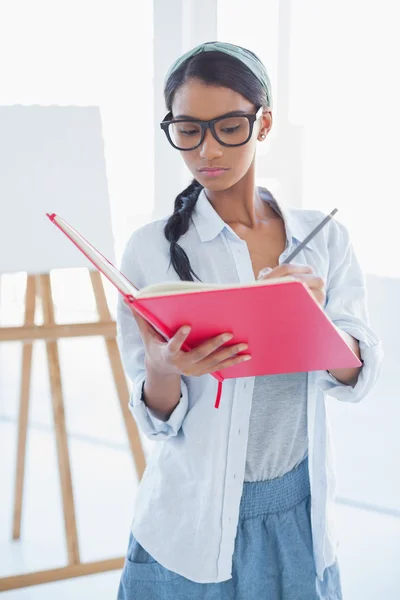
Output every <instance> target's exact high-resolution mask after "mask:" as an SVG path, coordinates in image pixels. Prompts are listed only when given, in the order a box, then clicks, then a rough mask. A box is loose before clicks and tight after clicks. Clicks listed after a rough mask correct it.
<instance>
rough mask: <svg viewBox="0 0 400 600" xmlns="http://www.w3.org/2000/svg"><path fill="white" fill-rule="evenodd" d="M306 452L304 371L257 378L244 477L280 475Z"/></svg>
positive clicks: (267, 477) (295, 463)
mask: <svg viewBox="0 0 400 600" xmlns="http://www.w3.org/2000/svg"><path fill="white" fill-rule="evenodd" d="M307 454H308V436H307V373H284V374H279V375H267V376H265V377H256V378H255V382H254V392H253V400H252V407H251V414H250V428H249V439H248V444H247V456H246V468H245V477H244V480H245V481H264V480H266V479H275V477H281V476H282V475H284V474H285V473H288V472H289V471H291V470H292V469H294V468H295V467H297V465H298V464H299V463H300V462H301V461H302V460H303V459H304V458H305V457H306V456H307Z"/></svg>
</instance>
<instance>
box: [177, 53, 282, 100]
mask: <svg viewBox="0 0 400 600" xmlns="http://www.w3.org/2000/svg"><path fill="white" fill-rule="evenodd" d="M211 51H218V52H225V54H230V55H231V56H234V57H235V58H237V59H238V60H240V61H241V62H242V63H243V64H245V65H246V67H248V68H249V69H250V71H251V72H252V73H253V74H254V75H255V76H256V77H257V79H258V81H259V82H260V83H261V85H262V86H263V88H264V90H265V93H266V95H267V102H268V106H269V108H272V93H271V81H270V79H269V76H268V73H267V70H266V68H265V67H264V65H263V63H262V62H261V61H260V59H259V58H257V57H256V56H254V54H252V53H251V52H249V51H248V50H246V49H245V48H242V47H241V46H236V45H235V44H228V43H226V42H206V43H205V44H200V45H199V46H196V47H195V48H192V50H189V52H186V54H184V55H183V56H181V57H180V58H178V59H177V60H176V61H175V62H174V64H173V65H172V67H171V68H170V69H169V71H168V73H167V77H166V80H168V78H169V77H170V75H172V73H174V72H175V71H176V70H177V69H179V67H180V66H181V65H182V63H184V62H185V60H187V59H188V58H191V57H192V56H195V55H196V54H200V52H211Z"/></svg>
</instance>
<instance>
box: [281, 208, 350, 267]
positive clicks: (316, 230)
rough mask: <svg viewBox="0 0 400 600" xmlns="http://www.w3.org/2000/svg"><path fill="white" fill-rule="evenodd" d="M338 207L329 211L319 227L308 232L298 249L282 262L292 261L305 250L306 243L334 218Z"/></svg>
mask: <svg viewBox="0 0 400 600" xmlns="http://www.w3.org/2000/svg"><path fill="white" fill-rule="evenodd" d="M337 211H338V209H337V208H334V209H333V211H332V212H331V213H329V215H328V216H327V217H325V218H324V219H323V220H322V221H321V223H320V224H319V225H317V227H316V228H315V229H313V230H312V232H311V233H309V234H308V236H307V237H306V238H305V239H304V240H303V241H302V242H301V244H300V245H299V246H297V248H296V250H293V252H292V253H291V254H290V255H289V256H288V257H287V258H285V260H284V261H283V263H282V264H287V263H289V262H290V261H292V260H293V259H294V257H295V256H297V255H298V253H299V252H300V251H301V250H303V248H304V246H305V245H306V244H308V242H309V241H310V240H311V239H312V238H313V237H314V236H315V235H316V234H317V233H318V232H319V231H320V230H321V229H322V228H323V227H325V225H326V224H327V223H328V222H329V221H330V220H331V219H332V217H333V215H335V214H336V213H337Z"/></svg>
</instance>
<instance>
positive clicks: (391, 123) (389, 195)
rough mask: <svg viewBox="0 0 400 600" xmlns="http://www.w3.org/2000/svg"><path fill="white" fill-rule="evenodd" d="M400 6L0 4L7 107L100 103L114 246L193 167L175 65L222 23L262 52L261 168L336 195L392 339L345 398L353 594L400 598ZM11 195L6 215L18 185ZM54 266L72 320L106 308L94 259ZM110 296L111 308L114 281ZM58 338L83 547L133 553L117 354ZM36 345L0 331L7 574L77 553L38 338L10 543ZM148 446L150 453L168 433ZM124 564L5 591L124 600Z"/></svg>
mask: <svg viewBox="0 0 400 600" xmlns="http://www.w3.org/2000/svg"><path fill="white" fill-rule="evenodd" d="M200 4H201V6H200ZM397 14H398V7H397V4H396V3H395V2H392V1H391V0H380V1H379V2H377V1H375V0H370V1H369V2H362V1H361V0H336V2H335V3H332V2H325V1H322V2H321V0H299V1H298V2H290V1H288V0H281V1H280V2H279V1H278V0H247V1H246V2H242V1H240V0H204V2H202V3H198V2H197V3H196V2H195V0H193V1H192V0H187V1H186V0H166V1H165V0H154V2H153V3H152V2H139V1H136V2H132V1H128V0H113V2H103V3H99V2H94V1H93V0H92V1H90V0H79V2H78V1H77V0H69V2H68V3H63V2H61V1H59V2H50V1H49V0H36V1H35V2H28V0H12V1H11V0H3V1H2V3H1V6H0V53H1V56H2V57H3V60H2V61H1V65H0V81H1V94H0V103H1V104H2V105H13V104H22V105H31V104H39V105H42V106H48V105H52V104H58V105H62V106H65V105H77V106H86V105H96V106H99V107H100V110H101V116H102V125H103V136H104V143H105V158H106V167H107V178H108V185H109V195H110V203H111V214H112V228H113V232H114V237H115V244H116V254H117V258H118V260H119V258H120V256H121V252H122V249H123V247H124V245H125V243H126V240H127V238H128V236H129V235H130V233H131V232H132V231H133V230H134V229H136V228H137V227H139V226H140V225H142V224H143V223H145V222H147V221H149V220H150V219H153V218H157V217H159V216H161V215H164V214H168V213H169V212H171V210H172V206H173V199H174V197H175V195H176V193H177V192H178V191H179V190H181V189H183V186H184V185H185V183H186V182H187V181H188V179H189V176H188V173H187V172H186V171H185V168H184V167H183V166H182V164H181V162H180V160H179V156H177V154H178V153H174V151H173V150H172V149H171V148H170V147H169V146H168V144H167V142H166V140H164V139H163V134H162V132H161V130H160V129H159V125H158V123H159V121H160V120H161V119H162V118H163V116H164V114H165V109H164V105H163V99H162V94H161V91H162V82H163V79H164V75H165V72H166V70H167V68H168V66H169V65H170V64H171V62H172V61H173V60H174V59H175V58H176V57H177V56H178V55H179V54H182V53H183V52H185V51H186V50H188V49H189V48H190V47H192V46H194V45H196V44H197V43H200V42H202V41H207V40H213V39H219V40H223V41H230V42H233V43H237V44H241V45H244V46H247V47H249V48H250V49H252V50H253V51H255V52H256V53H257V54H258V55H259V56H260V58H261V59H262V60H263V61H264V62H265V64H266V66H267V68H268V70H269V73H270V76H271V80H272V86H273V96H274V104H275V108H274V119H275V121H274V123H275V124H274V128H273V131H272V134H271V138H270V140H269V141H268V142H267V143H266V144H265V145H262V146H261V145H260V150H261V151H260V153H259V156H258V179H259V182H260V183H264V184H266V185H269V186H270V187H271V189H272V190H273V191H274V192H275V193H276V194H278V195H279V197H280V198H281V200H282V201H284V202H285V203H286V204H288V205H289V206H290V205H291V206H303V207H305V208H318V209H320V210H322V211H324V212H330V211H331V210H332V209H333V208H334V207H337V208H339V213H338V218H339V220H341V221H342V222H343V223H345V224H346V225H347V226H348V227H349V229H350V231H351V235H352V239H353V244H354V246H355V248H356V251H357V254H358V257H359V260H360V262H361V264H362V267H363V269H364V271H365V273H366V277H367V286H368V298H369V310H370V319H371V325H372V326H373V327H374V328H375V329H376V331H377V332H378V334H379V335H380V336H381V338H382V340H383V342H384V347H385V364H384V369H383V373H382V376H381V379H380V381H379V383H378V385H377V386H376V388H375V389H374V391H373V392H372V393H371V394H370V396H369V397H368V398H367V399H365V400H364V401H363V402H362V403H361V404H360V405H355V406H347V405H341V404H340V403H338V402H335V401H332V403H331V404H330V416H331V422H332V427H333V433H334V438H335V447H336V454H337V467H338V483H339V498H338V503H337V520H338V526H339V533H340V537H341V548H340V560H341V565H342V578H343V588H344V592H345V595H344V597H345V598H346V600H347V599H348V600H359V599H360V600H376V599H377V598H385V600H396V599H397V598H399V597H400V577H399V575H398V568H397V567H398V562H397V559H398V556H399V551H400V542H399V540H400V475H399V473H400V469H399V457H400V442H399V438H398V434H397V423H399V418H400V409H399V403H398V398H399V392H400V389H399V383H398V378H397V364H398V361H399V358H400V357H399V350H398V343H397V340H398V334H399V333H400V332H399V320H398V301H397V299H398V298H399V295H400V285H399V277H400V267H399V262H398V259H397V255H396V253H395V247H397V238H396V231H397V223H398V202H399V200H400V198H399V189H398V185H397V174H398V165H399V158H400V156H399V149H398V139H399V138H400V117H399V114H400V113H399V110H398V107H399V106H400V86H399V84H398V77H397V75H396V73H397V71H398V68H397V66H398V65H397V63H398V56H399V55H400V37H399V36H398V27H397V23H398V20H397ZM0 204H1V209H2V210H1V214H2V218H5V219H6V218H7V199H6V198H0ZM10 226H12V224H10ZM0 248H1V245H0ZM2 251H4V249H2ZM53 281H54V287H55V296H56V298H55V299H56V306H57V318H58V319H59V320H60V322H64V321H80V320H82V321H86V320H93V319H94V318H95V316H94V301H93V298H92V295H91V292H90V288H89V283H88V280H87V274H86V272H85V271H84V270H69V271H66V272H56V273H53ZM24 285H25V276H24V274H23V273H19V274H15V275H7V276H4V277H2V282H1V294H0V300H1V313H0V316H1V324H2V325H7V324H19V323H21V322H22V318H23V299H24ZM108 294H109V298H110V302H111V308H112V310H114V307H115V295H114V294H113V292H112V291H111V290H108ZM59 346H60V360H61V363H62V368H63V372H62V376H63V383H64V392H65V402H66V413H67V423H68V431H69V437H70V451H71V461H72V469H73V477H74V486H75V495H76V504H77V518H78V529H79V535H80V544H81V553H82V559H83V560H96V559H97V558H99V559H101V558H109V557H112V556H119V555H122V554H123V553H124V552H125V549H126V543H127V540H128V530H129V525H130V522H131V520H132V518H133V503H134V497H135V493H136V489H137V480H136V475H135V473H134V471H133V469H132V460H131V457H130V454H129V451H128V446H127V441H126V437H125V432H124V427H123V423H122V419H121V415H120V412H119V410H118V404H117V397H116V393H115V390H114V386H113V381H112V378H111V373H110V368H109V365H108V362H107V359H106V353H105V351H104V348H103V344H102V343H101V341H99V340H96V339H86V340H76V341H74V340H63V341H62V342H60V344H59ZM20 356H21V348H20V346H19V344H2V345H1V346H0V477H1V478H0V482H1V484H0V490H1V493H0V565H1V567H0V570H1V573H0V576H1V575H7V574H12V573H17V572H24V571H28V570H34V569H47V568H52V567H56V566H61V565H62V564H63V563H64V561H65V547H64V538H63V526H62V513H61V506H60V494H59V486H58V478H57V477H58V476H57V471H56V455H55V445H54V435H53V429H52V416H51V410H50V398H49V389H48V380H47V370H46V369H47V365H46V361H45V353H44V347H43V345H42V344H41V343H37V344H36V347H35V352H34V376H33V381H32V397H31V411H30V430H29V438H28V464H27V482H26V490H25V512H24V518H23V535H22V539H21V542H19V543H18V544H17V543H11V541H10V532H11V515H12V493H13V474H14V461H15V449H16V435H15V434H16V418H17V414H18V394H19V387H18V386H19V376H20ZM88 357H90V361H88ZM143 443H144V446H145V449H146V453H148V454H149V453H151V451H152V449H153V447H152V443H151V442H149V441H148V440H146V439H144V438H143ZM44 533H45V535H44ZM119 576H120V573H119V572H113V573H106V574H104V575H98V576H92V577H87V578H81V579H76V580H71V581H65V582H59V583H55V584H48V585H44V586H40V587H37V588H27V589H25V590H19V591H15V592H7V593H4V598H6V597H7V598H10V599H13V600H21V599H32V600H35V599H36V598H41V600H42V599H43V600H46V599H47V598H54V597H55V596H56V597H57V598H60V599H63V598H71V597H73V598H74V599H76V600H81V599H82V600H83V599H86V598H88V597H93V598H94V597H96V598H98V599H100V598H104V599H106V598H107V599H108V598H113V597H116V588H117V584H118V579H119Z"/></svg>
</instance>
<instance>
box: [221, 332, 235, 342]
mask: <svg viewBox="0 0 400 600" xmlns="http://www.w3.org/2000/svg"><path fill="white" fill-rule="evenodd" d="M232 338H233V335H232V334H231V333H226V334H225V335H223V336H222V341H223V342H228V341H229V340H231V339H232Z"/></svg>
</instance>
